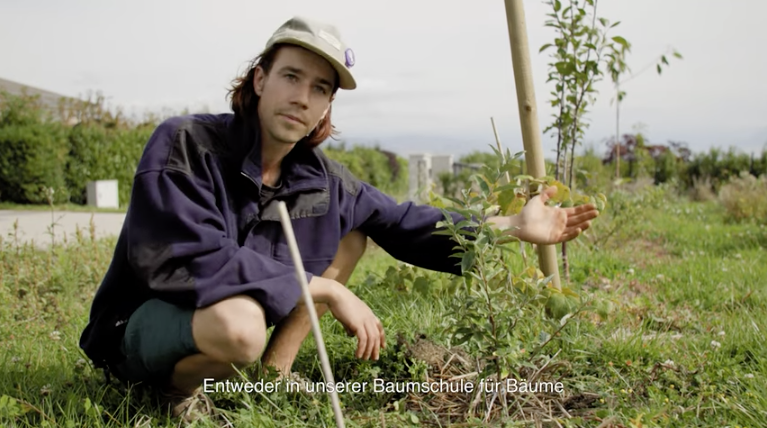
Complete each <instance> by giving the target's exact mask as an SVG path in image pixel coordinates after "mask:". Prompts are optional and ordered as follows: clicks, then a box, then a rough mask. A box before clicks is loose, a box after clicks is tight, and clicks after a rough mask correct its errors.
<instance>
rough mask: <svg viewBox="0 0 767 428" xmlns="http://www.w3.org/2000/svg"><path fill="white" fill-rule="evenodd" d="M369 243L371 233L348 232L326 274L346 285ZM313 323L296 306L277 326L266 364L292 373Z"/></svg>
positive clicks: (322, 310) (320, 310)
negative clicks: (368, 238)
mask: <svg viewBox="0 0 767 428" xmlns="http://www.w3.org/2000/svg"><path fill="white" fill-rule="evenodd" d="M366 246H367V236H365V235H363V234H362V233H361V232H358V231H356V230H355V231H352V232H351V233H349V234H348V235H346V236H345V237H344V238H343V239H342V240H341V243H340V244H339V246H338V251H337V252H336V255H335V258H334V259H333V263H332V264H331V265H330V267H328V268H327V269H326V270H325V272H323V274H322V276H323V277H324V278H329V279H333V280H336V281H338V282H339V283H341V284H344V285H346V283H347V282H348V281H349V278H350V277H351V275H352V273H353V272H354V268H355V267H356V266H357V262H359V260H360V258H362V255H363V254H364V253H365V248H366ZM314 307H315V310H316V311H317V316H318V317H322V315H323V314H324V313H325V312H327V311H328V307H327V305H325V304H316V305H314ZM311 328H312V324H311V321H310V320H309V311H308V310H306V308H304V307H301V309H296V310H294V311H293V312H291V314H290V315H289V316H288V317H287V318H285V320H284V321H283V322H282V323H280V324H278V325H277V326H276V327H275V328H274V332H273V333H272V336H271V339H270V340H269V345H268V347H267V349H266V351H265V352H264V356H263V357H262V362H263V365H264V367H266V366H271V367H274V368H275V369H277V370H278V371H279V372H280V373H281V374H283V375H288V374H290V370H291V367H292V366H293V361H294V360H295V358H296V355H297V354H298V350H299V349H300V348H301V343H303V341H304V339H306V336H307V335H308V334H309V332H310V331H311Z"/></svg>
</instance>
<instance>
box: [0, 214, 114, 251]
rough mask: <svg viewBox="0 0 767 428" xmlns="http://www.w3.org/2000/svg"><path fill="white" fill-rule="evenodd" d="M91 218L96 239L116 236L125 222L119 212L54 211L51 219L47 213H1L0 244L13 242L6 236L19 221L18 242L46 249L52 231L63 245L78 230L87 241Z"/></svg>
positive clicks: (57, 240)
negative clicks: (0, 238) (0, 237)
mask: <svg viewBox="0 0 767 428" xmlns="http://www.w3.org/2000/svg"><path fill="white" fill-rule="evenodd" d="M91 217H93V224H94V226H95V233H96V237H98V238H103V237H106V236H113V235H118V234H119V233H120V228H122V224H123V221H124V220H125V214H120V213H93V214H91V213H87V212H71V211H55V212H54V213H53V216H51V212H50V211H16V210H0V235H1V236H2V238H3V241H6V242H7V241H8V240H13V239H14V238H13V237H11V236H9V234H14V233H15V232H14V223H15V222H16V221H17V220H18V238H19V240H20V241H24V242H34V243H35V244H36V245H38V246H40V247H45V246H47V245H49V244H50V243H51V229H52V230H53V235H54V238H55V239H56V242H62V240H63V239H64V236H67V239H69V240H73V239H74V234H75V232H76V230H77V229H78V228H79V229H80V230H81V232H82V233H83V234H84V236H85V237H86V238H88V237H90V224H91ZM52 224H53V227H51V225H52Z"/></svg>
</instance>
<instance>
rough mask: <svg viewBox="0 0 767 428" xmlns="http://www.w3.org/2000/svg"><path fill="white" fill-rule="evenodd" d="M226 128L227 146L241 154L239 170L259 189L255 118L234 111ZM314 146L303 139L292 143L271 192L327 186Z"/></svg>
mask: <svg viewBox="0 0 767 428" xmlns="http://www.w3.org/2000/svg"><path fill="white" fill-rule="evenodd" d="M253 122H256V123H253ZM228 128H229V138H230V147H234V148H235V153H237V155H236V156H242V162H241V164H240V172H241V174H242V175H244V176H245V177H247V178H248V179H250V180H251V181H253V183H255V184H256V186H257V187H258V189H259V192H260V191H261V186H262V185H263V181H262V180H263V179H262V167H261V138H260V130H259V129H258V124H257V121H245V120H244V119H242V118H241V117H239V116H237V115H232V116H230V121H229V126H228ZM316 150H318V149H309V148H307V147H306V146H305V145H304V140H301V141H299V142H298V143H297V144H296V145H295V147H294V148H293V150H291V151H290V153H288V155H287V156H286V157H285V159H283V161H282V171H281V180H282V186H281V188H280V190H279V192H278V193H277V194H276V195H275V196H281V195H284V194H288V193H294V192H300V191H305V190H327V189H328V187H329V182H328V180H329V177H328V172H327V170H326V168H325V165H324V163H323V162H322V160H321V159H320V156H319V154H318V153H317V151H316ZM235 160H236V158H235ZM238 162H239V161H238Z"/></svg>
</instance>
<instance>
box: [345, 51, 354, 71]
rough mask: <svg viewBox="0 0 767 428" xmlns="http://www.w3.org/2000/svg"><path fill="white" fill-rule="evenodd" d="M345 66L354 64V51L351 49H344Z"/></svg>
mask: <svg viewBox="0 0 767 428" xmlns="http://www.w3.org/2000/svg"><path fill="white" fill-rule="evenodd" d="M346 66H347V67H350V68H351V67H353V66H354V51H352V50H351V49H347V50H346Z"/></svg>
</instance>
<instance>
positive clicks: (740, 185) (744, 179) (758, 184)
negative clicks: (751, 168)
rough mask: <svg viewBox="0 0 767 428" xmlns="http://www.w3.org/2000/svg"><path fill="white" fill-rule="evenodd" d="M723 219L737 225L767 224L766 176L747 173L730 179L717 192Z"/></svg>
mask: <svg viewBox="0 0 767 428" xmlns="http://www.w3.org/2000/svg"><path fill="white" fill-rule="evenodd" d="M719 200H720V202H721V203H722V205H723V206H724V208H725V211H726V214H725V219H726V220H727V221H731V222H738V223H742V222H745V223H752V222H753V223H757V224H767V176H766V175H761V176H759V178H757V177H754V176H753V175H751V174H748V173H742V174H741V175H740V176H739V177H736V178H733V179H731V180H730V181H729V182H728V183H727V184H725V185H723V186H722V188H721V189H720V191H719Z"/></svg>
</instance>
